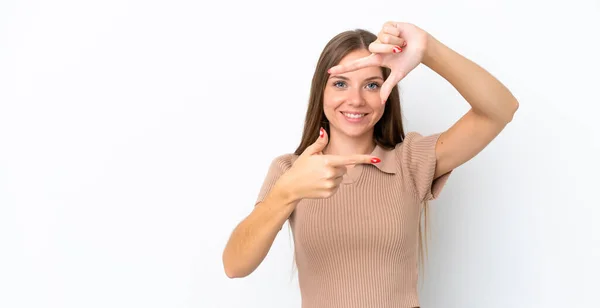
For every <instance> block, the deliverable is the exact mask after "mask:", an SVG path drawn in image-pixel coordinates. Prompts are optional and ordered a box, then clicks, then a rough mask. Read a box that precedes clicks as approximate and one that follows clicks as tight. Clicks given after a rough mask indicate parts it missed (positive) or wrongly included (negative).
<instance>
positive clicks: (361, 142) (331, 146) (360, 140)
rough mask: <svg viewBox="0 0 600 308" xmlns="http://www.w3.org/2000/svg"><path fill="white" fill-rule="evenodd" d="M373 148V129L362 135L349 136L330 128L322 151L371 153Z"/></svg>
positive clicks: (332, 152) (338, 153) (326, 152)
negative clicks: (326, 142) (327, 140)
mask: <svg viewBox="0 0 600 308" xmlns="http://www.w3.org/2000/svg"><path fill="white" fill-rule="evenodd" d="M374 149H375V141H374V140H373V131H370V132H368V133H366V134H364V135H363V136H359V137H350V136H347V135H344V134H342V133H340V132H338V131H336V130H333V129H331V131H330V133H329V143H328V144H327V147H326V148H325V149H324V151H323V153H325V154H331V155H354V154H371V153H372V152H373V150H374Z"/></svg>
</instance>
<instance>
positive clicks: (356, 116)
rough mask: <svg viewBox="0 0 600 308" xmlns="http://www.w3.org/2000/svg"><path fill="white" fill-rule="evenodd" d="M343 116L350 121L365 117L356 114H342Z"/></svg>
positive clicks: (361, 114)
mask: <svg viewBox="0 0 600 308" xmlns="http://www.w3.org/2000/svg"><path fill="white" fill-rule="evenodd" d="M344 115H345V116H347V117H349V118H352V119H358V118H362V117H364V116H365V114H364V113H359V114H356V113H345V112H344Z"/></svg>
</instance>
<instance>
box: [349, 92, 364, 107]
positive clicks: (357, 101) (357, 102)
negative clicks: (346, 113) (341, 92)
mask: <svg viewBox="0 0 600 308" xmlns="http://www.w3.org/2000/svg"><path fill="white" fill-rule="evenodd" d="M347 93H348V96H347V97H346V102H347V103H348V105H350V106H353V107H360V106H363V105H364V104H366V101H365V98H364V97H363V93H362V91H361V89H357V88H353V89H350V90H349V91H348V92H347Z"/></svg>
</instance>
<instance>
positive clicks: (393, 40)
mask: <svg viewBox="0 0 600 308" xmlns="http://www.w3.org/2000/svg"><path fill="white" fill-rule="evenodd" d="M377 40H378V41H379V42H381V43H383V44H389V45H396V46H400V47H402V46H406V45H405V42H406V40H404V39H403V38H401V37H397V36H395V35H391V34H387V33H383V34H380V35H379V37H378V39H377Z"/></svg>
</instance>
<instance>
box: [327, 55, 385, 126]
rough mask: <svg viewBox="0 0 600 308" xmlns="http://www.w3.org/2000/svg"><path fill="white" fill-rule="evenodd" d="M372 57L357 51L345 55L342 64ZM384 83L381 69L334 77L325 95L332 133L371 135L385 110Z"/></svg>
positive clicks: (364, 70)
mask: <svg viewBox="0 0 600 308" xmlns="http://www.w3.org/2000/svg"><path fill="white" fill-rule="evenodd" d="M370 54H371V53H370V52H369V51H368V50H364V49H361V50H356V51H353V52H351V53H349V54H348V55H346V57H344V58H343V59H342V61H340V64H345V63H348V62H351V61H353V60H356V59H359V58H362V57H366V56H368V55H370ZM383 81H384V80H383V73H382V71H381V68H379V67H366V68H363V69H359V70H356V71H353V72H348V73H344V74H339V75H331V76H330V77H329V79H328V80H327V84H326V85H325V92H324V94H323V109H324V112H325V116H326V117H327V119H328V120H329V125H330V130H331V131H332V132H334V133H338V134H343V135H346V136H349V137H360V136H364V135H365V134H372V131H373V127H374V126H375V123H377V121H379V119H380V118H381V116H382V115H383V111H384V109H385V105H384V104H381V98H380V96H379V88H380V87H381V85H382V84H383Z"/></svg>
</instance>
